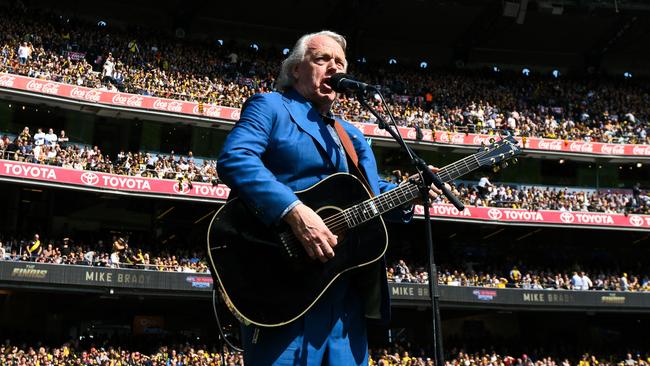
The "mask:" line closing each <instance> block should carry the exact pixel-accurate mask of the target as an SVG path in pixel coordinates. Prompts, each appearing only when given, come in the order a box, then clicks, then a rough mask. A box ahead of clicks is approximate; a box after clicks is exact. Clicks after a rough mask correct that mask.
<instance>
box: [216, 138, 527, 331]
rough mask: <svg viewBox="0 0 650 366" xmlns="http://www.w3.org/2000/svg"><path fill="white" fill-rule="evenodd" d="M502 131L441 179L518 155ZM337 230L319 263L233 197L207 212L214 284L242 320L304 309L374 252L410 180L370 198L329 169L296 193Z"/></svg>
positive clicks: (293, 315)
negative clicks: (331, 252) (328, 255)
mask: <svg viewBox="0 0 650 366" xmlns="http://www.w3.org/2000/svg"><path fill="white" fill-rule="evenodd" d="M519 152H520V148H519V147H518V146H517V141H516V140H515V139H514V138H512V137H508V138H506V139H503V140H501V141H498V142H496V143H494V144H492V145H490V146H487V147H484V148H482V149H481V151H479V152H478V153H476V154H473V155H470V156H467V157H465V158H464V159H462V160H459V161H457V162H455V163H453V164H451V165H448V166H446V167H443V168H441V170H440V171H439V172H438V176H439V177H440V179H441V180H442V181H444V182H449V181H451V180H453V179H456V178H458V177H460V176H462V175H464V174H466V173H469V172H471V171H473V170H475V169H477V168H479V167H482V166H491V165H494V164H497V163H500V162H501V161H503V160H505V159H508V158H510V157H513V156H515V155H517V154H519ZM296 195H297V196H298V198H299V199H300V200H301V201H302V202H303V203H304V204H306V205H307V206H309V207H310V208H312V209H313V210H314V211H316V212H317V213H318V214H319V215H320V216H321V217H322V218H323V221H324V222H325V224H326V225H327V226H328V228H329V229H330V230H331V231H332V233H334V234H335V235H338V237H339V243H338V244H337V246H336V248H335V253H336V255H335V256H334V258H332V259H330V260H329V261H327V262H326V263H321V262H320V261H318V260H312V259H310V258H309V256H307V253H306V252H305V250H304V249H303V247H302V245H301V244H300V242H299V241H298V239H297V238H296V237H295V236H294V235H293V232H292V231H291V228H290V227H289V226H288V225H286V224H285V225H281V226H279V227H267V226H265V225H264V224H262V223H261V222H260V221H259V219H257V218H256V216H255V215H254V214H253V213H252V212H251V211H250V210H249V209H248V207H247V206H246V205H245V204H244V203H243V202H242V200H240V199H238V198H235V199H232V200H230V201H229V202H228V203H226V204H225V205H224V206H223V207H221V209H219V211H217V213H216V214H215V215H214V217H213V218H212V221H211V223H210V227H209V229H208V257H209V260H210V269H211V271H212V276H213V277H214V280H215V287H216V288H217V289H218V290H219V291H220V292H221V295H222V297H223V299H224V300H225V302H226V304H227V306H228V307H229V309H230V310H231V311H232V313H233V314H234V315H235V316H236V317H237V318H238V319H239V320H240V321H242V322H243V323H245V324H255V325H257V326H263V327H274V326H280V325H284V324H287V323H290V322H292V321H294V320H296V319H297V318H299V317H300V316H301V315H303V314H304V313H305V312H307V311H308V310H309V309H310V308H311V307H312V306H313V305H314V304H315V303H316V301H318V299H319V298H320V296H321V295H322V294H323V293H324V292H325V290H327V288H328V287H329V286H330V285H331V284H332V283H333V282H334V281H335V280H336V279H337V277H339V276H340V275H341V274H342V273H344V272H346V271H350V270H352V269H354V268H359V267H363V266H366V265H368V264H371V263H373V262H375V261H377V260H379V259H381V258H382V256H383V255H384V253H385V252H386V248H387V246H388V234H387V232H386V226H385V225H384V221H383V219H382V217H381V214H383V213H385V212H388V211H390V210H392V209H394V208H397V207H399V206H401V205H403V204H405V203H409V202H411V201H413V200H414V199H415V198H417V197H418V196H419V190H418V187H417V185H415V184H414V183H412V182H409V183H404V184H401V185H400V186H398V187H396V188H394V189H392V190H390V191H388V192H385V193H383V194H380V195H379V196H375V197H372V196H371V195H370V193H368V191H367V190H366V188H365V186H364V185H363V184H362V183H361V181H359V179H357V178H356V177H355V176H353V175H350V174H346V173H338V174H333V175H331V176H329V177H327V178H326V179H324V180H322V181H321V182H319V183H317V184H315V185H314V186H312V187H310V188H308V189H306V190H304V191H299V192H296Z"/></svg>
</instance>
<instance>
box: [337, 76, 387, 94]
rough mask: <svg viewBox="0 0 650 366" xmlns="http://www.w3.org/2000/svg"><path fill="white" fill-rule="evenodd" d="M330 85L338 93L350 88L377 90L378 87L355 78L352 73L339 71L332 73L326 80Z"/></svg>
mask: <svg viewBox="0 0 650 366" xmlns="http://www.w3.org/2000/svg"><path fill="white" fill-rule="evenodd" d="M326 83H327V84H329V86H330V87H331V88H332V89H333V90H334V91H335V92H338V93H345V92H346V91H348V90H359V91H367V90H371V91H376V90H377V87H375V86H374V85H368V84H366V83H362V82H360V81H357V80H354V78H353V77H352V75H348V74H344V73H337V74H334V75H332V77H331V78H330V79H329V80H327V81H326Z"/></svg>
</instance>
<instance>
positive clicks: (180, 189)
mask: <svg viewBox="0 0 650 366" xmlns="http://www.w3.org/2000/svg"><path fill="white" fill-rule="evenodd" d="M180 185H181V187H179V184H178V183H174V192H176V193H178V194H188V193H190V185H189V184H187V183H185V182H183V183H182V184H180Z"/></svg>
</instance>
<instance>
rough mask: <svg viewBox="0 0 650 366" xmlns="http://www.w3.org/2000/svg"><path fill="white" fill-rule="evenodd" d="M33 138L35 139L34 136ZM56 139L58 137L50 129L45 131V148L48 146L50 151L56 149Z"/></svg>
mask: <svg viewBox="0 0 650 366" xmlns="http://www.w3.org/2000/svg"><path fill="white" fill-rule="evenodd" d="M34 138H36V136H34ZM57 139H58V137H57V136H56V134H55V133H54V130H53V129H51V128H50V129H49V130H48V131H47V134H45V142H46V144H47V146H49V147H50V148H51V149H54V148H55V147H56V143H57Z"/></svg>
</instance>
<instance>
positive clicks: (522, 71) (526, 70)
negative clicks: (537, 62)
mask: <svg viewBox="0 0 650 366" xmlns="http://www.w3.org/2000/svg"><path fill="white" fill-rule="evenodd" d="M521 73H522V74H524V76H528V75H530V69H529V68H527V67H524V68H523V69H522V70H521Z"/></svg>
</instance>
